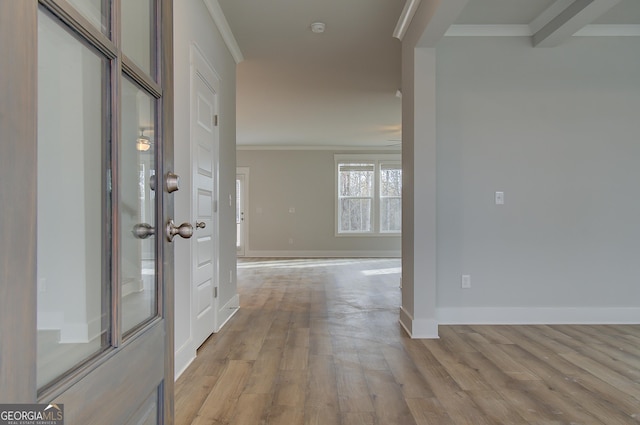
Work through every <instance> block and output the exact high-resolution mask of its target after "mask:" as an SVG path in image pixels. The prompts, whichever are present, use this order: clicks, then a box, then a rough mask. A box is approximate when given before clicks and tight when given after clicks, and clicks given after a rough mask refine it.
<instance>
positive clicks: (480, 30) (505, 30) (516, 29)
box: [445, 24, 640, 37]
mask: <svg viewBox="0 0 640 425" xmlns="http://www.w3.org/2000/svg"><path fill="white" fill-rule="evenodd" d="M532 35H533V31H532V29H531V28H530V27H529V25H526V24H525V25H451V26H450V27H449V29H448V30H447V32H446V33H445V36H446V37H531V36H532ZM573 36H574V37H640V25H597V24H590V25H586V26H585V27H584V28H582V29H580V30H579V31H577V32H576V33H575V34H573Z"/></svg>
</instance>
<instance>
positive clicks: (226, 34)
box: [203, 0, 244, 64]
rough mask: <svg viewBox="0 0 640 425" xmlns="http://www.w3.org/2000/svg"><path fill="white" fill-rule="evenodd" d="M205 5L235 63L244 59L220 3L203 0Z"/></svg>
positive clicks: (212, 0)
mask: <svg viewBox="0 0 640 425" xmlns="http://www.w3.org/2000/svg"><path fill="white" fill-rule="evenodd" d="M203 2H204V4H205V6H207V10H208V11H209V13H210V14H211V18H213V22H215V24H216V26H217V27H218V31H220V34H221V35H222V39H223V40H224V43H225V44H226V45H227V48H228V49H229V52H231V56H233V60H234V61H235V62H236V64H238V63H240V62H242V61H243V60H244V56H243V55H242V51H241V50H240V46H239V45H238V42H237V41H236V38H235V37H234V35H233V32H232V31H231V27H230V26H229V23H228V22H227V18H226V17H225V16H224V12H223V11H222V8H221V7H220V3H218V0H203Z"/></svg>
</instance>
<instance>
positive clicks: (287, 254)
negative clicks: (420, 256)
mask: <svg viewBox="0 0 640 425" xmlns="http://www.w3.org/2000/svg"><path fill="white" fill-rule="evenodd" d="M401 256H402V253H401V252H400V251H366V250H361V251H295V250H292V251H285V250H282V251H279V250H278V251H260V250H250V251H246V252H245V255H244V257H245V258H247V257H248V258H251V257H253V258H256V257H261V258H400V257H401Z"/></svg>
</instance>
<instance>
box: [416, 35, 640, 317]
mask: <svg viewBox="0 0 640 425" xmlns="http://www.w3.org/2000/svg"><path fill="white" fill-rule="evenodd" d="M436 82H437V98H436V105H437V121H436V128H437V282H438V284H437V308H438V317H439V319H440V322H441V323H442V322H477V321H485V322H490V321H495V322H518V321H522V322H531V321H533V322H540V321H546V320H545V319H548V320H549V321H556V322H561V321H596V322H601V321H624V320H625V318H632V316H633V315H635V321H636V322H637V321H638V313H639V312H640V310H639V309H638V307H640V261H639V259H640V244H639V241H640V222H639V219H640V43H639V42H638V38H637V37H626V38H624V37H600V38H595V37H573V38H571V39H570V40H568V41H567V42H565V43H564V44H563V45H561V46H559V47H555V48H535V49H534V48H532V47H531V44H530V40H529V39H528V38H525V37H503V38H489V37H482V38H467V37H445V38H444V39H443V40H441V41H440V43H439V44H438V47H437V73H436ZM418 191H419V188H418V183H416V193H418ZM495 191H504V192H505V199H506V202H505V205H503V206H497V205H495V204H494V193H495ZM416 261H418V260H417V259H416ZM462 274H470V275H471V283H472V287H471V289H466V290H463V289H461V288H460V278H461V275H462ZM624 307H628V308H629V309H626V310H625V309H621V308H624ZM629 315H631V316H629ZM572 317H573V319H572Z"/></svg>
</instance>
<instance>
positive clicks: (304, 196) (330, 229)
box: [237, 150, 401, 257]
mask: <svg viewBox="0 0 640 425" xmlns="http://www.w3.org/2000/svg"><path fill="white" fill-rule="evenodd" d="M335 153H349V152H346V151H340V152H334V151H330V150H318V151H311V150H238V151H237V165H238V167H248V168H249V190H248V194H249V202H248V204H249V205H248V213H247V212H245V216H248V220H249V222H248V229H249V238H248V244H247V252H246V256H287V257H305V256H315V257H323V256H339V257H348V256H360V257H362V256H399V255H400V239H401V238H400V237H399V236H370V237H369V236H366V237H365V236H353V237H347V236H335V200H334V197H335V176H334V170H335V163H334V154H335ZM352 153H353V152H352ZM355 153H362V152H355ZM372 153H376V154H377V153H383V152H379V151H376V152H372ZM396 153H397V152H396ZM290 208H295V213H293V214H292V213H289V209H290ZM289 239H293V244H290V243H289Z"/></svg>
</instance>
